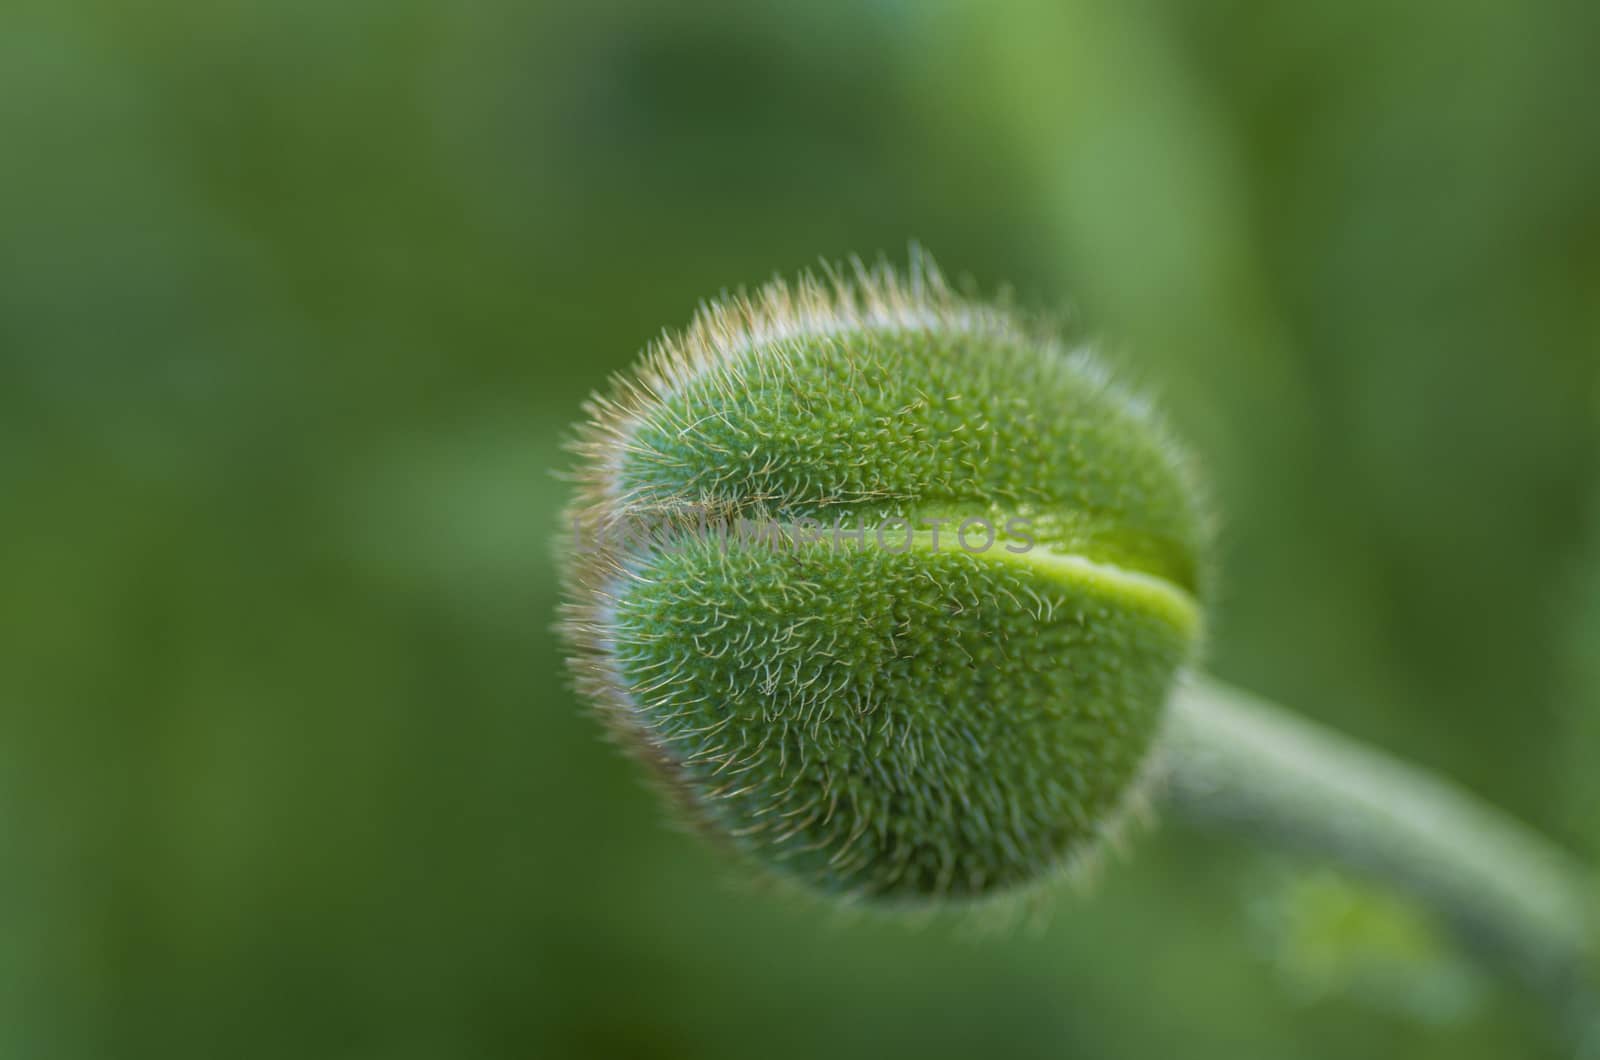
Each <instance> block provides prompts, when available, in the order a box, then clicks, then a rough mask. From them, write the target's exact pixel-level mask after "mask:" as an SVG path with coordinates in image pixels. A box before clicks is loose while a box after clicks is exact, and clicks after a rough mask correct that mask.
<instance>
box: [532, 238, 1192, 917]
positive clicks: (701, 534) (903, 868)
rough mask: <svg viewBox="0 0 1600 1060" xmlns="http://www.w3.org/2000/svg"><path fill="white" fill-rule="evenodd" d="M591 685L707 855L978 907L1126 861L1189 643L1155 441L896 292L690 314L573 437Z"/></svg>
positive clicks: (1068, 373)
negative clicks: (1079, 865)
mask: <svg viewBox="0 0 1600 1060" xmlns="http://www.w3.org/2000/svg"><path fill="white" fill-rule="evenodd" d="M587 412H588V414H589V420H588V422H587V423H585V424H584V425H583V426H582V427H581V428H580V431H579V435H578V438H577V440H576V442H575V449H576V451H577V453H578V454H579V458H580V460H579V466H578V468H577V471H576V478H577V481H578V486H579V488H578V495H577V498H576V500H575V501H574V503H573V505H572V507H571V508H570V509H569V511H568V513H567V518H568V525H569V527H570V530H571V533H572V537H571V539H570V541H569V542H568V547H567V549H566V551H565V558H564V562H565V564H566V568H565V577H566V593H567V597H566V603H565V623H564V629H565V634H566V637H567V638H568V641H569V644H570V646H571V648H572V652H573V671H574V673H575V675H576V680H577V684H578V686H579V688H580V690H581V692H583V693H584V694H585V695H586V696H587V697H588V698H589V699H591V700H592V701H593V702H594V703H595V704H596V706H597V707H598V709H599V711H600V713H601V714H602V715H603V716H604V718H605V720H606V721H607V723H608V724H609V725H610V727H611V728H612V729H613V730H614V731H615V732H616V733H617V734H619V736H620V737H621V738H622V740H623V742H624V743H625V744H626V745H627V746H629V747H630V748H632V749H633V750H634V751H635V752H637V753H638V754H639V755H640V756H641V757H642V758H643V759H645V760H646V761H647V762H649V763H650V765H651V766H653V767H654V769H655V771H656V772H657V773H658V775H659V777H660V778H661V779H662V780H663V781H664V782H665V785H666V787H667V789H668V790H669V791H670V792H671V793H672V794H673V795H674V796H675V797H676V799H677V801H679V802H680V803H681V804H682V805H683V807H684V808H685V809H686V810H687V811H688V814H689V816H690V817H691V819H692V820H694V821H695V822H696V823H697V824H699V825H701V826H702V827H703V828H704V829H705V830H706V831H707V832H708V833H709V834H711V835H713V836H715V837H717V838H719V839H720V840H723V841H725V842H726V843H728V844H731V845H732V846H733V847H734V848H736V849H737V850H738V851H740V852H742V853H743V854H745V855H747V856H748V857H749V858H751V859H753V860H754V861H755V862H756V863H757V864H758V865H761V866H764V867H766V868H768V869H770V870H772V871H774V872H776V873H778V874H779V875H781V876H783V877H786V878H789V879H794V880H798V881H801V882H803V883H805V884H807V885H809V886H811V887H813V888H816V889H820V890H822V891H825V892H828V893H832V894H836V895H840V896H849V897H863V898H879V899H887V900H891V901H893V900H917V899H928V898H939V897H976V896H982V895H988V894H992V893H997V892H999V891H1002V890H1006V889H1010V888H1015V887H1017V886H1019V885H1022V884H1025V883H1028V882H1030V881H1034V880H1038V879H1041V878H1043V877H1045V876H1046V875H1047V874H1049V873H1051V872H1052V871H1054V870H1056V869H1058V868H1060V867H1062V866H1064V865H1068V864H1070V863H1072V862H1073V861H1075V860H1077V859H1079V858H1081V857H1082V856H1084V855H1085V854H1089V853H1091V852H1092V851H1093V850H1094V849H1095V848H1096V847H1097V846H1098V845H1099V844H1100V841H1101V840H1102V838H1103V837H1104V836H1106V835H1107V834H1108V833H1109V832H1110V831H1112V830H1113V829H1114V827H1115V825H1116V823H1117V822H1118V820H1119V818H1120V815H1121V813H1122V812H1123V810H1124V809H1125V808H1126V807H1127V805H1128V803H1129V801H1130V798H1131V796H1132V793H1133V792H1135V791H1136V790H1137V788H1138V783H1139V780H1140V777H1141V776H1142V775H1143V774H1144V773H1145V769H1144V766H1145V762H1146V759H1147V757H1148V752H1149V750H1150V748H1151V744H1152V740H1153V738H1154V737H1155V735H1156V733H1157V730H1158V728H1159V727H1160V723H1161V720H1162V715H1163V707H1164V704H1165V701H1166V698H1167V695H1168V692H1169V690H1170V687H1171V685H1172V683H1173V680H1174V677H1175V675H1176V674H1177V672H1178V670H1179V668H1180V667H1181V666H1183V665H1184V663H1185V662H1186V661H1187V660H1188V659H1189V657H1190V655H1191V653H1192V652H1193V650H1194V646H1195V644H1196V641H1197V638H1198V636H1199V634H1200V628H1201V607H1200V600H1201V599H1202V597H1203V595H1204V594H1203V584H1202V583H1203V581H1204V578H1203V571H1204V568H1205V551H1206V545H1207V533H1206V519H1205V518H1204V515H1203V512H1202V506H1201V505H1200V503H1199V500H1198V497H1197V491H1196V489H1195V488H1194V486H1193V484H1192V480H1191V478H1190V476H1189V474H1188V472H1187V470H1186V464H1185V461H1184V459H1183V458H1182V456H1181V455H1180V454H1179V453H1178V451H1177V450H1176V449H1175V447H1174V446H1173V445H1172V443H1171V442H1170V440H1169V439H1168V437H1167V435H1166V433H1165V431H1164V430H1163V429H1162V427H1161V426H1160V424H1159V422H1158V420H1157V418H1156V417H1155V415H1154V414H1153V413H1152V411H1151V410H1150V409H1149V408H1148V407H1147V406H1146V405H1145V404H1144V403H1143V402H1141V401H1140V400H1138V399H1137V398H1135V397H1133V396H1131V395H1130V394H1128V393H1127V392H1125V391H1124V390H1122V389H1121V388H1120V387H1118V386H1117V385H1115V384H1113V383H1112V382H1111V381H1110V380H1109V379H1108V378H1107V377H1106V375H1105V373H1104V372H1103V371H1102V369H1101V368H1100V366H1099V364H1098V363H1097V362H1096V361H1095V360H1093V359H1092V357H1091V356H1090V355H1089V354H1088V353H1086V352H1083V351H1068V350H1066V349H1065V348H1063V346H1062V345H1061V343H1060V342H1059V341H1058V340H1057V339H1056V338H1055V337H1053V336H1052V335H1051V334H1049V333H1048V332H1047V331H1045V330H1044V329H1042V328H1040V327H1038V326H1036V325H1033V324H1031V323H1028V322H1026V321H1023V320H1021V319H1019V317H1018V316H1017V315H1016V314H1014V313H1013V312H1011V311H1009V310H1007V309H1005V308H1002V307H996V306H991V305H986V304H981V303H978V302H974V301H971V300H968V299H965V298H962V297H959V296H957V295H955V294H953V293H952V292H951V291H950V290H949V288H948V287H947V286H946V284H945V283H944V281H943V280H942V279H941V278H940V276H939V275H938V273H937V272H936V271H934V269H933V267H932V266H931V265H926V264H923V263H921V262H920V261H914V262H913V266H912V269H911V271H910V274H909V275H908V276H906V277H901V276H898V275H896V274H895V273H893V272H892V271H891V270H889V269H888V268H886V267H879V268H877V269H874V270H871V271H868V270H866V269H864V268H861V267H860V266H857V267H856V268H855V269H854V275H853V277H852V278H850V279H848V280H845V279H840V278H833V279H831V280H829V281H826V282H823V281H818V280H816V279H813V278H805V279H802V280H801V281H800V282H799V283H798V284H795V285H785V284H782V283H774V284H772V285H770V286H768V287H766V288H764V289H763V290H761V291H759V292H758V293H757V294H755V295H754V296H753V297H737V298H733V299H731V300H726V301H723V302H720V303H716V304H712V305H709V306H706V307H703V308H702V309H701V311H700V313H699V315H698V316H697V317H696V319H695V321H694V323H693V324H692V325H691V326H690V328H689V329H688V331H687V332H686V333H684V334H682V335H679V336H675V337H669V338H667V339H665V340H663V341H662V342H660V343H659V344H658V345H656V346H655V347H654V348H652V349H651V350H650V351H649V353H648V355H647V356H646V357H645V359H644V362H643V364H642V365H641V366H640V367H639V368H638V369H637V371H636V372H635V373H634V374H633V375H631V376H629V377H624V378H618V379H616V380H614V382H613V385H612V388H611V391H610V394H609V395H608V396H604V397H596V398H594V399H593V400H592V401H591V403H590V404H589V405H588V406H587Z"/></svg>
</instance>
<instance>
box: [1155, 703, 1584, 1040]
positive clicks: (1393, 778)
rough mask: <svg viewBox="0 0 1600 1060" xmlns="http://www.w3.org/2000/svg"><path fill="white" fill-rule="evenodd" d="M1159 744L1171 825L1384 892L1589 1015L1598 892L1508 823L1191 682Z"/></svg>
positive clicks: (1259, 707) (1569, 861) (1579, 869)
mask: <svg viewBox="0 0 1600 1060" xmlns="http://www.w3.org/2000/svg"><path fill="white" fill-rule="evenodd" d="M1164 740H1165V746H1164V749H1163V751H1164V763H1163V764H1164V769H1165V773H1166V778H1167V798H1168V801H1169V803H1170V804H1171V807H1172V809H1173V810H1175V811H1176V812H1177V814H1178V816H1180V817H1182V818H1184V819H1186V820H1189V821H1192V822H1194V823H1198V824H1202V825H1207V826H1218V827H1223V828H1227V829H1231V830H1235V831H1242V832H1246V833H1249V834H1250V835H1252V836H1253V837H1255V838H1258V839H1265V840H1267V841H1269V842H1272V843H1275V844H1277V845H1280V846H1283V847H1287V848H1290V849H1292V850H1296V851H1299V852H1302V853H1308V854H1313V855H1320V856H1326V857H1330V858H1332V859H1333V860H1335V861H1337V862H1339V863H1341V864H1342V865H1344V866H1346V867H1348V868H1351V869H1354V870H1355V871H1357V872H1359V873H1361V874H1363V875H1365V876H1368V877H1370V878H1374V879H1376V880H1379V881H1381V882H1383V883H1386V884H1389V885H1391V886H1393V887H1395V888H1397V889H1399V890H1401V891H1403V892H1405V893H1407V894H1409V895H1411V896H1413V897H1414V898H1416V899H1419V900H1420V901H1422V902H1423V903H1424V904H1425V905H1426V906H1427V907H1428V908H1430V909H1432V910H1434V911H1436V912H1437V913H1438V914H1439V915H1440V916H1441V918H1442V919H1443V920H1444V921H1445V922H1446V923H1447V924H1449V925H1450V926H1451V927H1453V928H1454V929H1455V930H1456V931H1457V932H1458V933H1459V934H1460V936H1461V938H1462V939H1463V941H1464V942H1466V943H1467V944H1468V945H1469V946H1470V947H1471V948H1473V949H1474V950H1476V951H1477V952H1478V953H1479V954H1480V955H1482V956H1484V957H1486V958H1488V959H1490V960H1492V961H1494V962H1495V963H1497V964H1500V965H1503V966H1506V967H1508V968H1510V969H1512V970H1514V971H1515V972H1517V973H1519V974H1520V975H1522V976H1523V977H1524V978H1526V979H1527V980H1528V981H1529V982H1530V983H1531V984H1532V985H1533V986H1534V987H1535V988H1536V989H1538V990H1539V991H1540V992H1541V993H1545V994H1547V995H1548V996H1550V997H1551V998H1552V999H1554V1000H1555V1001H1556V1002H1557V1003H1558V1004H1560V1005H1562V1006H1563V1007H1569V1006H1580V1005H1584V1006H1586V1005H1587V1000H1586V997H1585V995H1586V991H1585V989H1584V988H1585V980H1586V978H1587V974H1588V970H1589V966H1590V963H1591V961H1592V959H1593V958H1594V957H1595V955H1596V950H1597V945H1596V944H1597V937H1596V917H1595V908H1594V901H1593V899H1594V896H1595V895H1596V894H1597V893H1600V892H1597V891H1596V890H1595V888H1594V886H1593V879H1592V877H1591V874H1590V872H1589V870H1588V868H1587V867H1586V866H1584V865H1583V864H1581V863H1580V862H1578V861H1577V860H1576V859H1574V858H1573V857H1572V856H1570V855H1569V854H1567V853H1566V852H1565V851H1563V850H1561V849H1560V848H1558V847H1556V846H1555V845H1553V844H1552V843H1550V842H1549V841H1548V840H1546V839H1544V838H1543V837H1542V836H1539V835H1537V834H1536V833H1534V832H1533V831H1531V830H1530V829H1528V828H1527V827H1526V826H1524V825H1522V824H1521V823H1519V822H1518V821H1516V820H1514V819H1512V818H1511V817H1510V816H1508V815H1507V814H1505V813H1503V812H1501V811H1500V810H1498V809H1495V808H1494V807H1492V806H1489V805H1487V804H1485V803H1484V802H1482V801H1481V800H1479V799H1478V798H1476V797H1475V796H1473V795H1471V794H1469V793H1468V792H1466V791H1464V790H1462V789H1461V788H1458V787H1456V786H1454V785H1452V784H1449V783H1447V782H1445V781H1443V780H1442V779H1440V778H1438V777H1436V776H1434V775H1432V774H1430V773H1427V772H1425V771H1423V770H1421V769H1419V768H1417V767H1415V766H1411V765H1407V764H1405V763H1403V762H1400V761H1398V760H1397V759H1395V758H1392V757H1390V756H1389V755H1386V754H1384V753H1383V752H1381V751H1377V750H1374V749H1372V748H1368V747H1364V746H1362V745H1360V744H1357V743H1356V742H1354V741H1352V740H1350V739H1348V738H1347V737H1344V736H1340V735H1339V734H1337V733H1335V732H1333V731H1332V730H1330V729H1327V728H1325V727H1323V726H1321V725H1318V724H1317V723H1315V722H1312V721H1309V720H1307V719H1304V718H1300V717H1296V716H1294V715H1292V714H1290V713H1288V712H1286V711H1284V710H1282V709H1281V708H1278V707H1275V706H1273V705H1271V704H1269V703H1266V702H1263V701H1262V700H1259V699H1256V698H1255V697H1252V696H1249V695H1247V694H1245V693H1243V692H1239V691H1236V690H1234V689H1232V688H1228V687H1227V686H1225V685H1222V684H1219V683H1217V682H1214V681H1211V680H1209V679H1204V678H1198V677H1196V678H1191V679H1190V680H1189V681H1188V682H1187V683H1186V684H1185V685H1184V686H1183V687H1182V688H1181V689H1180V690H1179V691H1178V693H1177V694H1176V695H1175V697H1174V700H1173V704H1172V711H1171V715H1170V721H1169V724H1168V728H1167V731H1166V733H1165V736H1164ZM1570 1016H1571V1017H1572V1018H1574V1019H1579V1020H1586V1019H1587V1014H1586V1013H1580V1012H1578V1011H1575V1010H1574V1011H1570Z"/></svg>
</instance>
